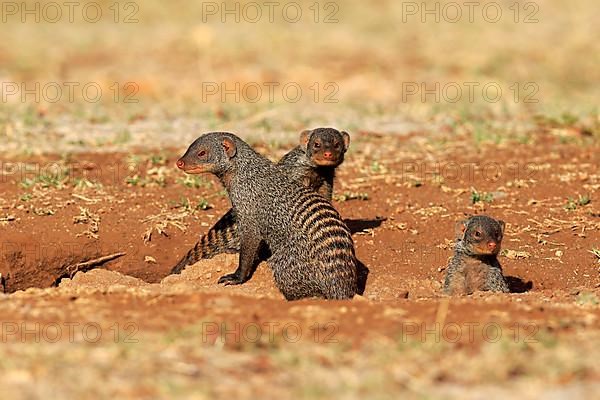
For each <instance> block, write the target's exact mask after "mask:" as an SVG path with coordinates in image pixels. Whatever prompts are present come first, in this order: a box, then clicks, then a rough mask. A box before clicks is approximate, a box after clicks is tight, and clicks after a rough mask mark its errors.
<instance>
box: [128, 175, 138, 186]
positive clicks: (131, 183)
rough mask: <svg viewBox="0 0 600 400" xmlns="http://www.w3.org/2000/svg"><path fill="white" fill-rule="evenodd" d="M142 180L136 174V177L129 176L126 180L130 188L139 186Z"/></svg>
mask: <svg viewBox="0 0 600 400" xmlns="http://www.w3.org/2000/svg"><path fill="white" fill-rule="evenodd" d="M141 180H142V178H140V176H139V175H138V174H135V175H134V176H128V177H127V178H125V183H126V184H128V185H129V186H137V185H139V184H140V182H141Z"/></svg>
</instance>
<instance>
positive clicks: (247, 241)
mask: <svg viewBox="0 0 600 400" xmlns="http://www.w3.org/2000/svg"><path fill="white" fill-rule="evenodd" d="M240 236H241V243H240V261H239V265H238V268H237V269H236V270H235V272H234V273H232V274H227V275H223V276H222V277H221V278H220V279H219V283H222V284H224V285H225V286H228V285H241V284H242V283H244V282H246V281H247V280H248V279H250V276H252V272H254V269H255V267H256V265H257V264H258V262H259V260H260V258H259V249H260V245H261V238H260V237H259V236H258V235H240Z"/></svg>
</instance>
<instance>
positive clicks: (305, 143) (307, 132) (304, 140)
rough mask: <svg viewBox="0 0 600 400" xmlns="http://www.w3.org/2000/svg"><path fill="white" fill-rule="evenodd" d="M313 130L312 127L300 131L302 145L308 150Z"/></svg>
mask: <svg viewBox="0 0 600 400" xmlns="http://www.w3.org/2000/svg"><path fill="white" fill-rule="evenodd" d="M311 134H312V131H311V130H310V129H306V130H304V131H302V132H301V133H300V147H302V149H303V150H305V151H306V148H307V147H308V141H309V140H310V135H311Z"/></svg>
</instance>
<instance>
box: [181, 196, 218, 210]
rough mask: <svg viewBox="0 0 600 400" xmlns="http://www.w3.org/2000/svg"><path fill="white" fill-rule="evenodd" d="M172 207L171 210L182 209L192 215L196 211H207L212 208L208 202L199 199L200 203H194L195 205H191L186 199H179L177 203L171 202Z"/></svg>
mask: <svg viewBox="0 0 600 400" xmlns="http://www.w3.org/2000/svg"><path fill="white" fill-rule="evenodd" d="M172 205H173V208H183V209H184V210H185V211H187V212H189V213H192V212H194V211H196V210H209V209H211V208H212V206H211V205H210V203H209V202H208V200H206V199H204V198H203V199H200V201H199V202H198V203H196V205H193V204H192V202H191V201H190V199H188V198H187V197H182V198H180V199H179V201H178V202H173V203H172Z"/></svg>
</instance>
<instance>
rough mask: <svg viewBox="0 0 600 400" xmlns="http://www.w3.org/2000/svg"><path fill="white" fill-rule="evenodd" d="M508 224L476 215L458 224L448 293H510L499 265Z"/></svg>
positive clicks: (446, 283) (445, 284)
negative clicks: (505, 229)
mask: <svg viewBox="0 0 600 400" xmlns="http://www.w3.org/2000/svg"><path fill="white" fill-rule="evenodd" d="M504 226H505V225H504V221H499V220H495V219H493V218H491V217H488V216H485V215H476V216H473V217H471V218H469V219H467V220H465V221H461V222H459V223H458V224H457V229H456V231H457V236H458V237H457V242H456V245H455V247H454V256H453V257H452V259H451V260H450V264H449V265H448V268H447V271H446V279H445V282H444V292H445V293H446V294H449V295H466V294H472V293H473V292H475V291H477V290H482V291H493V292H509V288H508V285H507V283H506V280H505V279H504V276H503V275H502V267H501V266H500V263H499V262H498V252H499V251H500V246H501V245H502V237H503V235H504Z"/></svg>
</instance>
